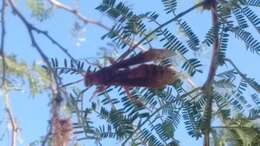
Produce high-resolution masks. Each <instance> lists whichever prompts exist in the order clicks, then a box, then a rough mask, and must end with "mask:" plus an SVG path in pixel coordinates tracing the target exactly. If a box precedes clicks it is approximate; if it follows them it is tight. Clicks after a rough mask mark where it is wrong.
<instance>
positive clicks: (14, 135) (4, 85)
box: [0, 0, 18, 146]
mask: <svg viewBox="0 0 260 146" xmlns="http://www.w3.org/2000/svg"><path fill="white" fill-rule="evenodd" d="M6 6H7V5H6V1H5V0H2V9H1V48H0V55H1V57H2V83H1V88H2V90H3V97H4V107H5V111H6V113H7V116H8V119H9V121H10V123H11V128H12V132H11V133H12V136H11V146H16V141H17V132H18V128H17V124H16V121H15V117H14V116H13V114H12V111H11V106H10V102H9V96H8V88H7V82H6V77H5V76H6V61H5V53H4V48H5V34H6V30H5V8H6Z"/></svg>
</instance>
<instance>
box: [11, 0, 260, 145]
mask: <svg viewBox="0 0 260 146" xmlns="http://www.w3.org/2000/svg"><path fill="white" fill-rule="evenodd" d="M26 2H27V5H28V6H29V8H30V10H31V12H32V15H33V16H34V17H36V18H37V19H38V20H40V21H43V20H45V19H47V18H48V17H49V15H50V12H51V11H52V7H51V6H48V5H47V6H46V4H45V1H42V0H27V1H26ZM161 2H162V5H163V6H164V10H165V14H157V12H145V13H140V14H137V13H136V12H135V11H134V9H132V8H130V7H129V6H128V5H127V4H126V3H124V2H123V1H116V0H103V1H102V2H101V3H100V5H99V6H97V7H96V10H98V11H99V12H101V13H102V14H104V15H106V16H108V17H109V18H111V20H112V21H113V22H114V24H113V26H112V28H111V29H107V28H106V29H107V30H108V31H107V32H106V33H105V34H104V35H103V36H102V37H101V38H102V39H107V40H109V41H112V42H113V43H114V44H115V46H116V47H117V48H119V49H121V51H124V50H126V49H127V50H130V52H129V53H128V54H126V56H133V55H136V53H138V52H139V51H137V48H138V47H140V46H141V45H142V46H145V47H147V48H155V47H154V44H155V43H156V44H159V45H161V46H162V47H163V48H165V49H168V50H170V51H171V52H172V53H173V54H174V56H173V57H170V58H166V59H165V60H162V61H160V62H159V63H157V62H156V63H157V64H160V65H165V66H168V67H169V68H173V69H174V70H177V71H178V73H179V74H180V78H179V79H178V80H177V81H175V82H173V83H172V84H169V85H165V87H163V88H161V89H150V88H145V87H129V88H127V89H125V87H119V86H115V85H111V86H105V87H103V86H102V85H97V90H96V91H99V92H95V93H94V94H93V95H94V96H93V97H95V96H97V98H94V99H91V100H89V101H87V100H86V96H89V95H88V94H87V93H89V92H91V90H90V89H91V87H84V88H82V86H78V85H76V83H78V82H72V83H69V84H63V83H62V82H58V83H60V84H61V85H58V87H57V88H58V89H57V90H62V91H65V90H63V89H66V95H68V96H64V97H67V98H66V100H65V101H66V102H68V106H69V108H70V110H71V112H72V117H73V118H72V120H73V124H72V126H73V134H74V135H75V136H76V137H77V138H78V139H77V140H78V141H83V140H94V141H95V142H96V143H97V144H101V143H102V140H104V139H107V138H111V139H115V140H117V141H120V143H121V144H122V145H130V144H131V145H133V146H135V145H149V146H163V145H167V146H177V145H179V143H180V142H179V141H178V140H177V139H176V138H175V132H176V130H177V128H178V127H179V125H180V124H184V125H185V128H186V131H187V133H188V134H189V135H190V136H191V137H194V138H196V139H198V138H201V137H202V136H205V135H206V134H207V131H210V133H211V134H212V135H213V136H215V138H214V137H213V138H211V139H212V143H214V145H215V146H218V145H219V146H220V145H259V144H260V141H259V140H258V139H259V129H257V127H255V125H253V124H252V121H253V120H255V119H259V114H260V99H259V91H260V90H259V88H260V84H259V83H258V82H257V81H256V80H255V79H253V78H252V77H249V76H248V75H246V74H245V73H242V72H241V71H240V70H239V69H238V68H237V66H236V65H235V64H234V63H233V62H232V58H228V56H227V52H228V50H229V49H230V48H229V42H230V40H231V36H232V35H234V36H236V38H239V40H241V41H242V42H244V43H245V46H246V47H245V48H246V49H247V50H249V52H251V53H253V55H259V54H260V42H259V39H257V37H256V36H255V35H259V34H260V33H259V32H260V18H259V16H258V15H257V13H256V12H255V11H254V10H253V9H252V7H259V6H260V1H259V0H230V1H217V6H216V10H215V11H214V12H213V15H216V17H217V18H218V22H217V23H216V24H213V25H212V26H211V27H210V28H209V29H208V30H207V32H206V34H205V36H204V37H202V38H200V37H199V36H198V35H197V34H196V33H195V31H194V30H193V27H192V25H190V24H189V21H185V18H183V15H185V14H186V13H189V12H190V11H191V10H193V9H195V8H197V7H203V8H204V9H205V11H207V6H206V5H205V4H209V3H210V2H211V1H207V0H206V1H202V2H204V3H201V5H200V4H198V5H196V6H195V7H192V8H191V9H188V10H187V11H183V13H177V12H176V11H177V8H178V3H181V2H180V1H177V0H161ZM203 4H204V5H203ZM64 9H65V10H66V8H64ZM67 9H68V8H67ZM69 10H70V9H69ZM70 12H72V13H73V14H75V15H76V16H79V18H82V17H81V15H80V13H79V12H78V11H76V10H73V11H70ZM164 15H166V16H169V17H170V18H171V19H170V20H168V21H166V22H161V18H162V17H163V16H164ZM171 22H176V26H177V28H179V30H180V31H182V32H183V34H184V38H185V39H184V40H182V38H181V36H179V35H178V34H176V33H175V32H174V31H172V29H171V27H172V26H170V27H168V26H167V25H168V24H170V23H171ZM96 24H98V25H99V26H102V24H100V23H96ZM76 25H77V27H78V28H75V29H81V27H82V26H79V25H78V23H77V24H76ZM252 30H253V32H257V34H254V33H253V32H250V31H252ZM74 31H77V30H73V32H74ZM38 32H39V33H41V31H38ZM46 34H47V33H46ZM46 34H45V36H47V38H50V37H49V36H48V35H46ZM216 38H218V39H216ZM136 40H139V42H138V41H137V42H136ZM51 41H52V42H54V44H57V43H55V41H53V40H51ZM216 44H217V45H216ZM34 46H36V48H37V45H35V44H34ZM57 46H59V45H57ZM203 46H206V47H209V48H211V47H212V48H213V49H214V47H215V46H217V47H216V48H215V49H216V50H217V51H216V52H215V53H216V57H215V58H214V57H212V58H213V59H216V62H214V61H215V60H213V61H212V62H213V63H216V66H217V67H222V66H224V65H226V66H227V68H225V69H223V68H221V70H220V69H219V70H217V69H216V70H217V72H216V75H215V74H214V76H213V77H212V80H211V81H210V82H209V83H210V84H204V85H201V86H198V87H194V85H193V84H192V83H190V82H191V81H190V80H192V79H193V78H196V77H198V76H202V75H205V73H206V74H207V72H208V70H205V69H203V66H204V64H203V63H202V58H201V57H199V56H196V55H194V54H196V53H198V52H200V51H201V50H203V48H202V47H203ZM59 47H60V46H59ZM128 47H129V48H128ZM60 48H62V49H64V48H63V47H60ZM241 48H242V47H241ZM65 52H66V51H65ZM126 52H127V51H126ZM212 52H213V53H214V51H212ZM66 53H67V52H66ZM69 57H70V58H69V59H63V60H62V61H61V58H59V57H58V56H56V58H51V59H49V58H48V59H49V60H47V61H46V62H48V63H49V64H48V63H46V64H45V65H43V67H39V66H38V65H37V64H34V65H33V67H32V68H30V67H28V66H27V65H26V64H24V63H19V62H18V61H16V59H15V58H14V57H8V56H7V57H6V64H7V70H6V72H7V74H8V76H7V81H9V84H10V86H11V85H13V84H16V82H15V81H13V80H12V79H13V78H15V77H19V78H21V79H27V80H28V83H29V86H30V89H31V94H32V95H36V94H37V93H40V92H41V91H42V90H44V89H46V88H48V86H49V85H50V84H51V82H50V78H51V76H50V75H51V74H52V73H53V74H54V76H55V77H57V78H58V79H60V80H61V79H62V78H63V77H65V76H66V77H67V76H72V77H75V76H76V75H83V76H84V74H85V73H86V72H87V73H89V72H93V73H95V72H96V70H97V68H99V69H100V68H102V67H105V66H104V65H103V64H95V65H93V64H91V63H90V62H89V61H88V60H80V59H74V58H72V57H71V56H69ZM124 57H125V56H124ZM172 58H177V59H176V60H174V59H172ZM103 59H108V60H109V61H111V62H115V63H118V61H120V59H121V60H123V59H124V58H120V59H119V60H116V59H115V58H112V57H111V56H104V58H103ZM97 62H98V61H97ZM210 65H212V64H210V63H209V66H210ZM212 66H214V65H212ZM210 71H211V70H210ZM210 71H209V72H210ZM209 74H210V73H209ZM81 78H82V77H81ZM206 83H207V82H206ZM71 85H73V87H72V88H67V87H68V86H71ZM205 85H206V86H205ZM189 86H192V88H189ZM102 87H103V88H102ZM100 89H103V90H100ZM111 93H113V94H111ZM111 95H114V96H111ZM249 97H250V98H249ZM238 113H241V115H239V116H237V117H236V116H234V115H238ZM93 117H94V118H93ZM215 118H217V119H218V120H219V121H220V122H219V123H220V124H222V125H224V126H223V127H224V128H219V129H220V130H219V129H218V128H216V127H213V126H212V125H211V123H213V120H214V119H215ZM96 120H100V121H101V122H100V123H99V124H97V122H95V121H96ZM234 127H235V128H234ZM245 129H246V130H245ZM230 141H231V142H230Z"/></svg>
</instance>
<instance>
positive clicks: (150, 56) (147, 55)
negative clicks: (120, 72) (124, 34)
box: [111, 49, 174, 69]
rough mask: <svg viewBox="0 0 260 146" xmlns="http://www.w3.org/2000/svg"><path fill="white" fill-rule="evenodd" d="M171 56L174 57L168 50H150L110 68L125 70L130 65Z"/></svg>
mask: <svg viewBox="0 0 260 146" xmlns="http://www.w3.org/2000/svg"><path fill="white" fill-rule="evenodd" d="M173 55H174V53H173V51H171V50H168V49H150V50H148V51H146V52H144V53H140V54H137V55H136V56H134V57H131V58H129V59H125V60H122V61H120V62H117V63H115V64H113V65H112V66H111V67H112V68H114V69H118V68H127V67H129V66H131V65H136V64H140V63H145V62H150V61H155V60H162V59H165V58H168V57H170V56H173Z"/></svg>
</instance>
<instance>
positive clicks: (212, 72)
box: [203, 0, 219, 146]
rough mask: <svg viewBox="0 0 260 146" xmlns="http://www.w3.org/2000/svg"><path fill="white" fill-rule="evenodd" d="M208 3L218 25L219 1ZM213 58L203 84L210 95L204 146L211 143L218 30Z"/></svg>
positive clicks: (208, 1) (214, 24)
mask: <svg viewBox="0 0 260 146" xmlns="http://www.w3.org/2000/svg"><path fill="white" fill-rule="evenodd" d="M204 1H205V2H206V3H205V4H206V6H205V8H207V7H208V6H209V8H210V9H211V15H212V26H216V25H217V23H218V16H217V13H216V12H217V11H216V10H217V1H216V0H204ZM212 49H213V50H212V58H211V63H210V68H209V73H208V77H207V80H206V82H205V83H204V84H203V91H204V93H205V95H206V96H207V97H208V98H207V101H206V107H205V111H204V113H205V115H204V116H205V126H204V127H205V128H204V142H203V145H204V146H209V145H210V131H211V130H210V129H211V120H212V102H213V95H212V86H211V85H212V82H213V80H214V77H215V75H216V71H217V67H218V62H217V59H218V50H219V37H218V32H215V36H214V42H213V48H212Z"/></svg>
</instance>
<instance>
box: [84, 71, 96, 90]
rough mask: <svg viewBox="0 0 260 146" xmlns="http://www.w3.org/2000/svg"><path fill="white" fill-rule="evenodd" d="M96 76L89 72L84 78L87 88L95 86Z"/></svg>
mask: <svg viewBox="0 0 260 146" xmlns="http://www.w3.org/2000/svg"><path fill="white" fill-rule="evenodd" d="M93 82H94V76H93V74H92V73H89V72H87V73H86V74H85V76H84V83H85V86H86V87H89V86H91V85H93Z"/></svg>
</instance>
